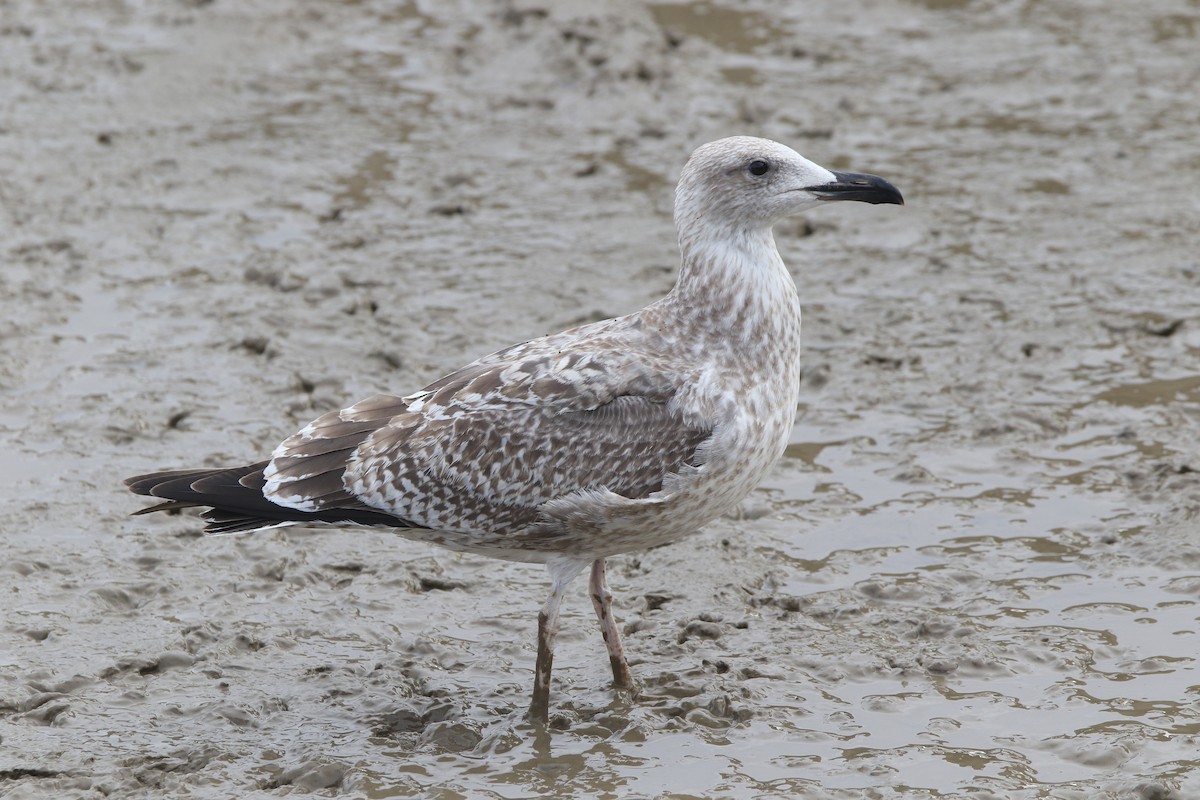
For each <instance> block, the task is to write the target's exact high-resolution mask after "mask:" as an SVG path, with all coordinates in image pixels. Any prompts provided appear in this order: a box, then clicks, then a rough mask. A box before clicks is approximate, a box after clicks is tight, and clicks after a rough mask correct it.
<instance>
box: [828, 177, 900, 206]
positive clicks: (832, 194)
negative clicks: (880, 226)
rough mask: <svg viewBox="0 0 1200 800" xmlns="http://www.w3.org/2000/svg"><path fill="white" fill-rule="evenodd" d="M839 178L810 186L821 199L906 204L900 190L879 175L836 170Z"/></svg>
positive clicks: (873, 203) (875, 203) (876, 203)
mask: <svg viewBox="0 0 1200 800" xmlns="http://www.w3.org/2000/svg"><path fill="white" fill-rule="evenodd" d="M833 175H834V177H835V178H837V180H835V181H834V182H833V183H823V184H821V185H820V186H809V187H808V191H810V192H812V193H813V194H814V195H816V196H817V197H818V198H820V199H821V200H857V201H858V202H860V203H871V204H872V205H878V204H880V203H894V204H895V205H898V206H902V205H904V197H903V196H902V195H901V194H900V190H899V189H897V188H896V187H895V186H892V185H891V184H890V183H888V182H887V181H885V180H884V179H883V178H881V177H879V176H878V175H867V174H865V173H861V172H834V173H833Z"/></svg>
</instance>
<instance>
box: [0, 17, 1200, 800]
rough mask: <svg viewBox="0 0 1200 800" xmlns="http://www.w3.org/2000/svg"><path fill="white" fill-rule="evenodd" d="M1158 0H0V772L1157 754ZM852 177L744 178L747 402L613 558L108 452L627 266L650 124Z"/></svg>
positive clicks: (1085, 771) (1180, 667)
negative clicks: (744, 491)
mask: <svg viewBox="0 0 1200 800" xmlns="http://www.w3.org/2000/svg"><path fill="white" fill-rule="evenodd" d="M1198 35H1200V9H1198V8H1197V6H1196V3H1195V2H1194V1H1191V0H1151V1H1150V2H1143V3H1139V4H1136V6H1134V5H1116V6H1114V5H1113V4H1100V3H1086V2H1076V3H1069V2H1058V1H1053V2H1039V3H1032V2H1021V1H1013V0H997V1H996V2H980V3H968V2H960V1H958V0H952V1H951V2H945V1H943V0H922V1H920V2H917V1H916V0H911V1H905V0H879V1H878V2H852V3H845V2H838V3H835V2H818V3H806V4H799V5H796V6H795V7H794V8H789V9H787V10H786V11H784V12H780V11H779V10H778V9H776V8H775V7H774V6H773V5H772V4H766V3H752V2H747V3H744V4H734V3H695V4H682V3H660V4H651V5H647V6H641V5H635V4H612V5H607V6H605V10H603V11H597V10H595V9H594V8H593V7H591V6H589V5H587V4H581V3H579V4H576V3H565V4H555V5H553V6H552V7H550V6H547V7H539V6H533V5H513V4H499V3H497V4H487V3H480V4H475V3H461V4H453V5H449V4H437V5H428V6H427V5H420V4H417V5H413V4H391V3H385V2H376V1H375V0H362V2H347V3H344V4H306V5H300V6H297V5H296V4H294V3H285V2H283V0H276V1H274V2H272V1H271V0H254V2H248V3H238V4H228V3H177V4H151V3H145V4H143V3H136V2H124V1H117V0H114V1H113V2H105V3H84V2H61V3H54V4H46V3H38V2H33V1H32V0H28V1H27V2H8V3H6V4H0V96H4V97H5V98H7V99H8V103H7V104H6V105H5V107H4V111H3V114H2V116H0V167H2V169H3V174H4V180H3V181H2V182H0V199H2V200H3V203H2V204H0V230H3V232H4V236H3V238H2V240H0V252H2V255H0V298H2V299H0V303H2V304H3V309H4V314H3V318H2V319H0V335H3V338H4V345H5V346H4V347H3V348H0V391H2V392H3V396H4V398H5V402H3V403H0V442H2V443H3V447H4V449H5V451H6V453H7V455H6V457H5V458H3V459H0V478H3V481H4V486H5V491H4V492H3V494H0V536H2V537H3V540H4V543H5V554H6V559H5V561H4V563H3V565H0V576H3V585H0V591H2V592H3V597H4V598H5V600H4V601H3V602H2V603H0V607H2V608H3V610H4V624H3V625H2V626H0V643H2V645H0V796H3V797H6V798H7V797H13V798H25V797H55V798H71V797H79V798H91V797H101V796H116V797H163V796H171V797H211V798H223V797H230V796H239V797H271V796H284V795H305V794H315V795H317V796H347V797H372V798H385V797H436V798H453V797H472V798H474V797H504V798H521V797H536V796H555V797H671V798H684V797H781V796H788V797H812V798H861V797H870V798H901V797H903V798H933V797H971V798H1018V799H1019V800H1024V799H1025V798H1072V799H1073V798H1089V799H1090V798H1103V797H1108V798H1126V797H1129V798H1172V797H1177V798H1189V797H1195V796H1200V758H1198V756H1197V753H1200V688H1198V687H1200V668H1198V666H1197V658H1198V654H1200V642H1198V641H1197V637H1198V636H1200V531H1198V530H1197V528H1198V523H1197V513H1196V509H1197V507H1198V504H1200V477H1198V476H1200V472H1197V471H1196V470H1197V469H1200V465H1197V464H1196V462H1195V459H1196V453H1197V450H1198V444H1200V328H1198V327H1197V323H1196V320H1197V309H1198V308H1200V306H1198V304H1197V301H1196V297H1197V295H1198V292H1200V260H1198V258H1197V255H1196V250H1195V242H1196V241H1197V236H1198V235H1200V213H1198V212H1200V194H1197V193H1196V192H1195V191H1194V190H1192V189H1191V188H1189V187H1193V186H1194V185H1195V184H1196V178H1197V176H1200V159H1198V158H1197V155H1196V150H1195V131H1196V130H1197V129H1198V128H1200V105H1198V104H1196V103H1192V102H1188V101H1187V98H1189V97H1191V95H1192V94H1194V88H1193V87H1194V86H1195V85H1196V83H1197V81H1198V80H1200V58H1197V56H1196V52H1197V41H1196V39H1197V36H1198ZM733 133H753V134H759V135H765V136H770V137H772V138H775V139H778V140H780V141H784V142H786V143H788V144H791V145H793V146H795V147H796V148H797V149H799V150H800V151H801V152H804V153H805V154H806V155H808V156H810V157H812V158H813V159H815V160H817V161H819V162H821V163H825V164H826V165H828V166H831V167H834V168H840V169H858V170H863V171H871V172H876V173H879V174H883V175H885V176H887V177H888V178H889V179H891V180H893V181H894V182H895V183H896V185H898V186H899V187H900V188H901V189H902V190H903V191H904V193H905V196H906V198H907V200H908V205H907V206H906V207H905V208H903V209H896V208H873V207H872V208H868V207H849V208H848V207H844V206H839V207H838V208H829V209H821V210H818V211H816V212H813V213H811V214H809V215H808V216H807V217H806V218H804V219H802V220H797V221H795V222H792V223H789V224H787V225H785V226H782V227H781V229H780V230H779V231H777V236H778V239H779V243H780V247H781V250H782V251H783V253H784V256H785V259H786V260H787V261H788V263H789V264H791V265H792V266H793V268H794V272H795V275H796V278H797V283H798V285H799V286H800V289H801V293H802V297H803V298H804V301H805V314H806V316H805V339H806V359H807V360H806V368H805V373H804V385H803V393H802V406H801V409H800V415H799V419H798V421H797V424H796V427H795V430H794V432H793V438H792V443H791V446H790V447H789V449H788V455H787V457H785V459H784V460H783V462H782V463H781V464H780V465H779V467H778V468H777V469H776V470H775V471H774V472H773V473H772V475H771V476H770V478H769V479H768V480H767V482H766V483H765V484H764V486H763V487H762V488H761V489H760V490H759V491H758V492H756V493H755V494H754V495H753V496H752V497H751V498H749V499H748V500H747V501H746V502H745V503H744V504H743V506H742V508H741V509H740V510H739V511H738V513H737V514H735V515H733V516H731V517H730V518H727V519H723V520H720V521H718V522H716V523H714V524H713V525H711V526H710V527H709V528H708V529H706V530H705V531H703V532H701V533H700V534H698V535H697V536H696V537H694V538H692V539H689V540H687V541H685V542H681V543H678V544H676V545H673V546H670V547H667V548H662V549H658V550H654V551H651V552H648V553H641V554H631V555H628V556H625V557H622V558H618V559H615V560H614V562H613V565H612V567H611V570H610V573H611V574H610V580H611V582H612V584H613V589H614V592H615V593H616V596H617V604H618V614H619V618H620V620H621V622H622V624H623V626H624V630H625V638H626V645H627V648H628V650H629V653H630V656H631V660H632V662H633V667H634V671H635V673H636V675H637V677H638V679H639V683H640V693H639V696H638V697H637V698H636V699H631V698H629V697H627V696H622V695H620V694H619V693H614V692H613V691H612V690H611V689H609V688H608V685H607V680H608V678H607V673H608V665H607V662H606V659H605V658H604V651H603V649H602V645H601V643H600V639H599V637H598V636H597V635H596V631H595V623H594V621H593V619H592V615H591V609H590V606H589V605H588V603H587V600H586V597H585V596H584V594H585V593H584V590H583V587H582V585H581V584H580V585H577V586H576V587H574V588H575V590H576V591H575V592H573V593H572V595H570V596H569V597H568V599H567V602H566V605H565V609H564V620H563V632H562V634H561V644H560V648H561V651H560V654H559V655H558V657H557V659H556V664H555V669H556V680H557V683H556V690H555V694H554V697H553V703H554V708H555V709H556V711H557V712H558V714H557V716H556V718H555V719H554V724H553V725H552V730H551V731H549V732H544V731H543V732H539V731H535V730H534V729H533V728H532V727H531V726H529V725H527V724H526V723H524V722H523V719H522V716H523V712H524V709H525V706H526V703H527V700H528V692H529V687H530V685H531V676H532V666H533V658H534V637H533V629H534V624H535V614H536V609H537V608H538V606H539V605H540V604H541V602H542V601H543V599H544V594H545V592H546V591H547V585H546V581H545V577H544V575H543V574H542V572H541V571H540V570H539V569H537V568H534V567H528V566H523V565H513V564H503V563H497V562H493V561H489V560H486V559H481V558H476V557H471V556H461V555H455V554H448V553H444V552H441V551H435V550H432V549H430V548H428V547H425V546H422V545H419V544H415V543H411V542H406V541H404V540H402V539H398V538H396V537H395V536H391V535H387V534H384V533H376V532H369V531H368V532H364V531H319V532H313V531H286V532H268V533H263V534H259V535H256V536H251V537H216V538H203V537H200V536H199V535H198V534H197V531H198V529H199V525H198V524H197V522H196V520H195V519H194V518H191V517H186V516H179V517H159V518H155V517H138V518H132V519H131V518H129V517H128V516H127V515H128V513H129V512H130V511H131V510H133V509H135V508H137V507H138V506H139V503H138V502H137V500H135V499H134V498H133V497H131V496H129V495H128V494H126V493H125V492H124V491H123V489H122V488H121V487H120V486H119V480H120V478H122V477H124V476H126V475H130V474H135V473H138V472H142V471H146V470H148V469H153V468H156V467H171V466H185V465H197V466H200V465H206V464H213V465H215V464H222V463H230V462H241V461H242V460H243V459H247V458H255V457H258V456H259V455H261V454H262V453H263V452H265V451H266V450H268V449H269V448H270V447H272V446H273V445H274V443H275V442H276V441H278V440H279V439H280V438H281V437H283V436H285V435H287V434H288V433H290V432H292V431H293V430H294V429H295V428H296V427H298V426H299V425H301V424H303V423H304V422H306V421H308V420H309V419H310V418H311V417H313V416H314V415H316V414H317V413H319V412H321V411H323V410H326V409H329V408H334V407H339V406H341V405H344V404H345V403H346V402H347V401H351V400H353V399H357V398H359V397H362V396H366V395H367V394H370V393H372V392H375V391H380V390H392V391H404V390H408V389H413V388H416V387H418V386H420V385H422V383H423V382H424V381H427V380H430V379H433V378H436V377H437V376H438V375H440V374H442V373H443V372H444V371H446V370H448V369H450V368H453V367H455V366H457V365H459V364H461V363H463V362H464V361H465V360H467V359H470V358H472V357H475V356H478V355H480V354H482V353H484V352H487V351H489V350H491V349H494V348H496V347H498V346H501V345H504V344H507V343H510V342H512V341H517V340H520V339H524V338H529V337H530V336H533V335H537V334H539V333H543V332H548V331H553V330H558V329H560V328H562V327H564V326H567V325H570V324H574V323H578V322H582V321H586V320H590V319H597V318H601V317H604V316H609V315H613V314H617V313H623V312H626V311H629V310H632V309H635V308H637V307H639V306H641V305H643V304H645V303H646V302H647V301H649V300H652V299H654V298H655V297H657V296H659V295H661V294H662V293H663V292H665V291H666V290H667V289H668V288H669V287H670V285H671V282H672V279H673V267H674V264H675V260H676V255H675V250H674V243H673V232H672V228H671V224H670V218H669V215H670V205H671V187H672V185H673V182H674V177H675V175H676V174H677V171H678V169H679V167H680V166H681V165H682V163H683V161H684V159H685V158H686V155H687V153H688V152H689V151H690V149H691V148H692V147H694V146H695V145H697V144H699V143H701V142H703V141H706V140H709V139H712V138H717V137H719V136H724V135H729V134H733Z"/></svg>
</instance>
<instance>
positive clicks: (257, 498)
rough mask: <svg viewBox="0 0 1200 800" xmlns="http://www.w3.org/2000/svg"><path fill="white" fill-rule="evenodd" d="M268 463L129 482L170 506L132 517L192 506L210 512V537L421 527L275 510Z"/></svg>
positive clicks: (378, 518)
mask: <svg viewBox="0 0 1200 800" xmlns="http://www.w3.org/2000/svg"><path fill="white" fill-rule="evenodd" d="M267 463H268V462H266V461H260V462H259V463H257V464H248V465H246V466H243V467H233V468H230V469H184V470H167V471H164V472H151V473H147V474H145V475H135V476H134V477H132V478H126V479H125V485H126V486H128V487H129V489H130V491H132V492H134V493H135V494H141V495H146V496H148V497H160V498H162V499H163V500H165V501H166V502H163V503H158V504H157V505H153V506H150V507H149V508H143V509H141V510H139V511H135V512H133V513H134V514H149V513H151V512H154V511H172V510H175V509H180V508H190V507H193V506H202V507H205V506H206V507H207V509H206V510H205V511H204V512H203V513H202V514H201V516H202V517H203V518H204V520H205V522H207V524H206V525H205V527H204V530H205V532H206V533H235V532H240V531H253V530H257V529H259V528H269V527H275V526H278V525H281V524H286V523H303V522H323V523H332V524H336V523H339V522H346V523H353V524H358V525H386V526H388V527H392V528H414V527H420V526H417V525H412V524H410V523H408V522H405V521H404V520H402V519H398V518H396V517H393V516H392V515H390V514H386V513H384V512H382V511H372V510H370V509H367V508H362V507H358V508H327V509H323V510H321V511H312V512H310V511H299V510H297V509H294V508H287V507H285V506H281V505H276V504H275V503H272V502H271V501H270V500H268V499H267V498H266V497H265V496H264V495H263V487H264V486H265V485H266V479H265V478H264V477H263V470H264V469H265V468H266V466H267Z"/></svg>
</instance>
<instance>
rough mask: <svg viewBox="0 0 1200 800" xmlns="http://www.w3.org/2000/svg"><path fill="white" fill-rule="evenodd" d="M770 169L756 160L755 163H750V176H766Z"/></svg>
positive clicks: (767, 165)
mask: <svg viewBox="0 0 1200 800" xmlns="http://www.w3.org/2000/svg"><path fill="white" fill-rule="evenodd" d="M770 168H771V165H770V164H768V163H767V162H765V161H762V160H756V161H751V162H750V174H751V175H766V174H767V170H769V169H770Z"/></svg>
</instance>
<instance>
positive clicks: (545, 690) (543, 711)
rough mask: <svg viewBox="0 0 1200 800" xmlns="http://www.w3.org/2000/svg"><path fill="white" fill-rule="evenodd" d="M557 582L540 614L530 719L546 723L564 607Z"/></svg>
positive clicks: (560, 588) (561, 590)
mask: <svg viewBox="0 0 1200 800" xmlns="http://www.w3.org/2000/svg"><path fill="white" fill-rule="evenodd" d="M564 588H565V587H563V586H560V585H559V584H558V582H557V581H556V582H555V583H554V588H552V589H551V590H550V597H549V599H548V600H546V604H545V605H544V606H542V610H541V611H540V612H538V654H537V664H536V666H535V667H534V675H533V701H532V702H531V703H530V704H529V717H530V719H532V720H533V721H534V722H542V723H545V722H546V721H547V720H548V719H549V718H550V669H551V668H552V667H553V666H554V638H555V637H556V636H557V635H558V609H559V606H561V605H562V599H563V589H564Z"/></svg>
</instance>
